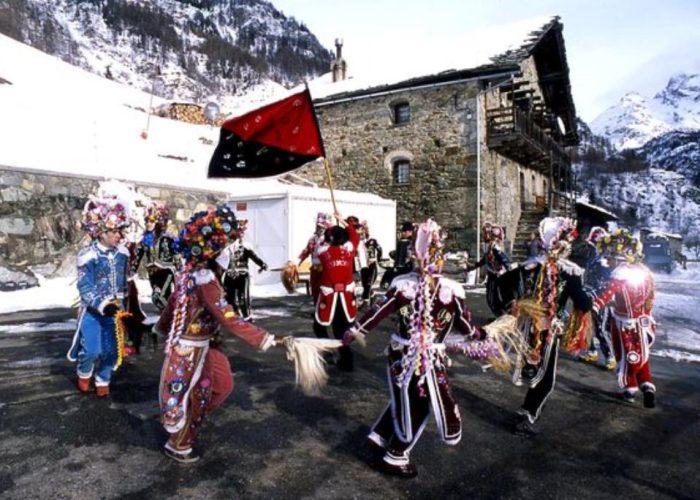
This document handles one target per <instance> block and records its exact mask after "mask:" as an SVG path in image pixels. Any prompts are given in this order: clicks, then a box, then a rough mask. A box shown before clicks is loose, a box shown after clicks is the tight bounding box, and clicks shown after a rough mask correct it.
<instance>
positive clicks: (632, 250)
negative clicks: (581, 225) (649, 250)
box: [597, 229, 644, 264]
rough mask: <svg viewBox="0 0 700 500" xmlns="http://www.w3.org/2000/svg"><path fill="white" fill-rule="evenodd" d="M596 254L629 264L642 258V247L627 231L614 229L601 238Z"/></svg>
mask: <svg viewBox="0 0 700 500" xmlns="http://www.w3.org/2000/svg"><path fill="white" fill-rule="evenodd" d="M597 248H598V252H599V253H601V254H603V255H606V256H609V257H612V258H614V259H617V260H625V261H627V262H629V263H630V264H632V263H634V262H639V261H641V260H642V258H643V257H644V251H643V250H644V247H643V246H642V243H641V242H640V241H639V240H638V239H637V238H635V237H634V236H633V235H632V233H630V232H629V230H627V229H616V230H615V231H613V232H612V233H611V234H608V235H606V236H605V237H604V238H602V239H601V240H600V241H599V242H598V245H597Z"/></svg>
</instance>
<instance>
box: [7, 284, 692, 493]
mask: <svg viewBox="0 0 700 500" xmlns="http://www.w3.org/2000/svg"><path fill="white" fill-rule="evenodd" d="M468 297H469V301H470V303H471V304H472V307H473V309H474V311H475V316H476V319H477V321H482V320H484V319H485V316H486V313H485V309H486V308H485V304H484V302H485V301H484V296H483V295H479V294H473V295H472V294H470V295H469V296H468ZM255 306H256V308H257V311H258V312H259V313H262V314H263V315H264V316H265V317H264V318H262V319H261V320H260V321H259V323H260V324H261V325H263V326H264V327H266V328H268V329H270V330H271V331H274V332H276V333H282V334H294V335H310V334H311V332H310V324H311V319H310V315H311V308H310V306H309V304H308V303H307V299H306V298H304V297H292V298H290V299H285V300H282V299H265V300H257V301H256V303H255ZM71 316H72V314H71V312H70V311H66V310H52V311H43V312H33V313H21V314H15V315H9V316H3V317H0V325H3V326H0V497H1V498H22V499H24V498H80V499H90V498H170V497H173V496H175V495H177V496H181V497H185V498H200V497H201V498H203V497H206V498H343V499H345V498H363V499H364V498H383V499H384V498H435V497H437V496H440V497H445V498H596V499H599V498H620V497H626V498H688V499H690V498H699V497H700V477H698V474H697V464H698V463H700V461H699V458H700V392H699V391H698V390H697V387H699V386H700V365H697V364H687V363H676V362H673V361H670V360H666V359H657V358H655V359H654V360H653V363H654V372H655V375H656V381H657V384H658V387H659V407H658V408H656V409H654V410H646V409H644V408H641V406H640V405H635V406H630V405H627V404H624V403H622V402H621V401H619V400H618V399H617V398H616V396H615V393H616V387H615V381H614V377H613V376H612V375H611V374H610V373H609V372H606V371H604V370H601V369H597V368H595V367H592V366H588V365H584V364H581V363H577V362H575V361H573V360H570V359H563V360H562V361H561V364H560V377H559V379H558V383H557V389H556V391H555V393H554V394H553V395H552V397H551V398H550V400H549V402H548V406H547V408H546V410H545V413H544V416H543V421H542V428H543V432H542V434H540V435H539V436H537V437H535V438H531V439H526V438H521V437H517V436H514V435H512V434H511V433H510V432H509V426H510V422H511V417H512V412H513V411H514V410H515V409H516V408H517V407H518V406H519V404H520V403H521V401H522V398H523V396H524V390H523V388H519V387H515V386H513V385H512V384H511V383H510V382H509V381H508V379H507V378H506V377H504V376H502V375H498V374H494V373H491V372H487V373H482V370H481V369H480V367H479V366H478V365H477V364H476V363H473V362H469V361H463V360H460V359H455V362H454V366H453V368H452V370H451V373H452V383H453V387H454V391H455V394H456V397H457V399H458V401H459V402H460V406H461V409H462V415H463V419H464V437H463V439H462V442H461V443H460V444H459V445H458V446H456V447H446V446H444V445H443V444H442V443H441V442H440V441H439V439H438V438H437V435H436V433H435V430H434V426H429V428H428V430H427V431H426V433H425V434H424V435H423V438H422V439H421V441H420V443H419V444H418V446H417V447H416V449H415V450H414V458H415V460H416V462H417V464H418V465H419V471H420V473H419V477H418V478H417V479H415V480H401V479H397V478H392V477H387V476H384V475H382V474H380V473H378V472H376V471H375V470H373V469H372V468H371V467H369V466H368V465H367V461H368V458H369V457H368V454H367V452H366V450H365V448H364V446H363V443H364V436H365V434H366V433H367V430H368V427H369V425H371V424H372V422H373V421H374V420H375V418H376V416H377V415H378V414H379V412H380V411H381V410H382V409H383V407H384V405H385V404H386V387H385V383H384V378H383V377H384V364H383V356H382V350H383V348H384V345H385V342H386V338H387V334H388V329H387V328H381V329H379V330H377V331H376V332H374V333H373V334H372V335H371V336H370V337H369V339H368V340H369V343H368V346H367V348H366V349H364V350H360V349H359V348H358V349H357V350H358V360H357V369H356V371H355V372H354V373H352V374H345V373H339V372H336V371H334V370H331V380H330V383H329V386H328V387H327V388H326V389H325V390H324V392H323V395H322V396H320V397H306V396H303V395H301V394H300V393H299V392H297V391H295V390H294V389H293V386H292V379H293V371H292V369H291V366H290V365H289V364H288V363H287V362H286V361H285V360H284V355H283V353H282V352H281V351H275V352H269V353H265V354H260V353H256V352H253V351H252V350H251V349H249V348H248V347H247V346H245V345H243V344H242V343H241V342H238V341H236V340H235V339H231V340H229V341H227V343H226V350H227V352H228V354H229V357H230V359H231V361H232V364H233V366H234V370H235V371H236V388H235V390H234V393H233V395H232V396H231V397H230V398H229V400H228V401H227V402H226V403H225V404H224V406H223V407H222V408H221V409H220V410H219V411H218V412H217V413H215V414H214V415H213V416H212V418H211V419H210V420H209V421H208V423H207V424H206V425H205V428H204V430H203V435H202V440H201V448H202V451H203V454H204V456H203V459H202V460H201V461H200V462H198V463H196V464H193V465H191V466H183V465H180V464H176V463H173V462H171V461H170V460H168V459H166V458H165V457H163V455H162V454H161V453H160V446H161V445H162V443H163V442H164V440H165V437H166V436H165V433H164V432H163V430H162V429H161V427H160V425H159V423H158V420H157V415H158V410H157V406H156V405H157V403H156V393H157V385H158V373H159V368H160V363H161V360H162V354H161V353H160V352H159V351H155V352H149V351H148V350H147V352H145V353H143V354H142V355H141V356H140V357H138V358H129V359H128V360H127V361H126V364H125V366H123V367H122V369H121V370H120V371H119V372H118V373H117V375H116V377H115V382H114V384H113V394H112V395H111V396H110V397H109V398H107V399H104V400H98V399H96V398H95V397H94V396H82V395H79V394H77V392H76V390H75V389H74V372H73V367H72V365H69V364H68V363H67V362H66V361H64V353H65V351H66V349H67V347H68V345H69V342H70V338H71V335H72V332H70V331H69V330H70V328H69V325H67V326H66V325H64V326H58V327H57V328H56V329H54V330H49V331H47V330H45V329H43V330H42V328H45V327H42V325H41V323H43V322H50V323H55V322H62V321H67V320H70V319H71ZM27 322H33V323H29V324H27ZM18 323H23V324H25V326H24V329H23V331H20V332H17V331H16V330H13V331H8V329H7V326H8V324H18Z"/></svg>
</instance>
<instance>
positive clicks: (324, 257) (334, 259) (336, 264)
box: [314, 224, 360, 371]
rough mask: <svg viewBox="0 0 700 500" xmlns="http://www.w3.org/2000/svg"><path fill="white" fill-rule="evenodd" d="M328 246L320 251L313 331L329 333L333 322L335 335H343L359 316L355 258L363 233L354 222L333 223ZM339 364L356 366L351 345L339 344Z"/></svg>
mask: <svg viewBox="0 0 700 500" xmlns="http://www.w3.org/2000/svg"><path fill="white" fill-rule="evenodd" d="M328 239H329V241H328V246H327V247H326V248H325V249H324V250H323V251H322V252H321V253H320V254H319V256H318V259H319V262H320V263H321V269H322V270H321V277H320V281H319V289H320V290H319V295H318V299H317V300H316V313H315V315H314V333H315V334H316V336H317V337H319V338H323V337H327V336H328V333H327V332H326V327H328V326H330V327H331V329H332V330H333V336H334V337H335V338H337V339H342V338H343V334H344V333H345V331H346V330H347V329H348V327H349V326H350V325H351V324H352V322H353V321H355V317H356V316H357V302H356V298H355V281H354V280H353V261H354V259H355V254H356V252H357V245H358V243H359V241H360V235H359V234H358V233H357V231H356V230H355V227H354V226H353V225H352V224H349V225H348V226H347V227H345V228H344V227H341V226H333V227H332V228H330V229H329V230H328ZM337 366H338V368H339V369H341V370H344V371H352V369H353V353H352V350H351V349H350V347H349V346H343V347H341V348H340V359H339V360H338V363H337Z"/></svg>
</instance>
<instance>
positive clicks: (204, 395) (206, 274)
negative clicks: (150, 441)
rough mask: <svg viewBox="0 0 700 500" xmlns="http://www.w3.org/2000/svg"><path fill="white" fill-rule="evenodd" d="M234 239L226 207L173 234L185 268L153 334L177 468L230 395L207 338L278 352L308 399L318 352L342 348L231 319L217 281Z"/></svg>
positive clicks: (217, 349) (222, 364) (224, 367)
mask: <svg viewBox="0 0 700 500" xmlns="http://www.w3.org/2000/svg"><path fill="white" fill-rule="evenodd" d="M236 237H237V234H236V218H235V215H234V213H233V212H232V211H231V210H230V209H229V208H228V207H226V206H220V207H217V208H210V209H208V210H207V211H202V212H197V213H196V214H194V215H193V216H192V218H191V219H190V220H189V222H187V224H185V227H184V228H183V229H182V231H181V232H180V238H179V247H180V250H181V252H182V255H183V259H184V265H183V267H182V269H181V270H180V271H179V272H178V274H177V277H176V286H175V292H174V293H173V295H171V297H170V300H169V301H168V304H167V306H166V308H165V310H164V311H163V314H162V315H161V317H160V319H159V320H158V323H157V324H156V326H155V330H156V331H157V332H158V333H162V334H166V333H167V341H166V344H165V353H166V356H165V360H164V362H163V368H162V370H161V377H160V388H159V401H160V408H161V415H162V422H163V426H164V427H165V429H166V431H168V433H169V434H170V437H169V439H168V441H167V443H166V444H165V447H164V452H165V454H166V455H167V456H168V457H170V458H172V459H174V460H177V461H179V462H183V463H188V462H194V461H196V460H198V459H199V455H198V454H197V453H196V452H195V451H194V450H193V444H194V443H195V440H196V438H197V433H198V431H199V428H200V426H201V424H202V421H203V419H204V417H205V416H206V415H208V414H210V413H211V412H212V411H213V410H214V409H215V408H217V407H218V406H219V405H221V403H223V401H224V400H225V399H226V397H227V396H228V395H229V394H230V393H231V391H232V390H233V375H232V374H231V366H230V364H229V361H228V358H227V357H226V355H225V354H224V353H223V352H222V351H221V343H220V342H218V341H216V339H215V338H214V336H215V334H216V332H217V331H218V330H219V328H224V329H225V330H228V331H229V332H231V333H232V334H234V335H235V336H237V337H238V338H240V339H241V340H243V341H245V342H246V343H247V344H249V345H250V346H252V347H254V348H256V349H259V350H261V351H265V350H267V349H268V348H270V347H271V346H273V345H275V344H277V345H279V344H283V345H285V347H287V351H288V352H287V356H288V358H290V359H291V360H293V361H295V366H296V368H297V382H298V384H299V385H300V386H301V387H302V389H304V390H305V392H314V389H315V388H317V387H318V386H319V385H322V384H323V383H324V382H325V380H326V378H327V376H326V374H325V371H324V370H323V360H322V358H321V356H320V352H319V351H323V350H325V349H327V348H329V344H328V343H333V342H334V344H333V345H332V346H331V347H333V346H334V347H337V346H338V345H340V344H341V343H340V342H338V341H326V343H325V344H321V345H319V341H318V340H316V339H293V338H291V337H285V338H282V337H275V336H273V335H271V334H270V333H268V332H266V331H265V330H263V329H262V328H260V327H258V326H256V325H254V324H252V323H249V322H247V321H244V320H242V319H240V318H238V317H237V316H236V314H235V313H234V312H233V309H232V308H231V306H230V305H229V304H228V303H227V302H226V299H225V298H224V290H223V288H222V287H221V284H220V281H219V278H220V274H221V273H223V272H224V271H225V270H226V269H227V268H228V264H229V262H228V256H227V255H226V254H221V250H223V249H224V248H225V247H226V246H227V245H228V244H230V243H231V241H232V240H233V239H234V238H236ZM217 274H218V275H219V276H217ZM309 341H311V342H309ZM305 377H306V378H305Z"/></svg>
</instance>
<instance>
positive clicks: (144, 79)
mask: <svg viewBox="0 0 700 500" xmlns="http://www.w3.org/2000/svg"><path fill="white" fill-rule="evenodd" d="M7 11H8V12H7V13H6V15H5V16H0V30H2V31H3V33H4V34H6V35H7V36H10V37H11V38H14V39H16V40H18V41H20V42H23V43H26V44H28V45H31V46H33V47H35V48H38V49H39V50H42V51H44V52H47V53H49V54H51V55H55V56H57V57H59V58H61V59H62V60H64V61H66V62H68V63H71V64H73V65H76V66H79V67H81V68H83V69H86V70H88V71H91V72H93V73H97V74H100V75H104V76H107V77H108V78H111V79H114V80H116V81H118V82H121V83H128V84H130V85H132V86H135V87H137V88H139V89H142V90H146V91H149V92H150V91H151V90H152V89H154V88H155V89H156V91H155V93H156V94H157V95H160V96H162V97H167V98H169V99H177V100H185V101H194V102H202V101H205V100H208V99H217V100H219V101H220V102H221V101H222V100H225V99H227V98H229V99H230V98H233V97H234V96H236V95H241V94H244V93H245V92H246V91H247V90H248V89H250V88H253V87H255V86H257V85H259V84H266V83H267V82H276V83H277V84H281V85H283V86H286V87H290V86H293V85H296V84H298V83H300V82H301V81H303V80H304V79H308V78H311V77H315V76H318V75H320V74H323V73H326V72H328V70H329V68H330V61H331V59H332V53H331V51H329V50H328V49H326V48H324V47H323V46H322V45H321V44H320V43H319V41H318V40H317V38H316V37H315V36H314V35H313V34H312V33H310V32H309V30H308V29H307V28H306V26H304V24H302V23H299V22H297V21H296V20H295V19H294V18H293V17H287V16H285V15H284V14H282V13H281V12H280V11H279V10H277V9H276V8H275V7H274V5H272V3H270V2H269V1H266V0H136V1H129V2H115V1H109V2H104V1H95V0H52V1H51V2H46V0H22V1H21V2H10V4H9V7H8V9H7ZM156 77H158V80H160V83H162V85H157V86H156V85H155V80H156ZM159 88H160V91H159V90H158V89H159Z"/></svg>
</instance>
